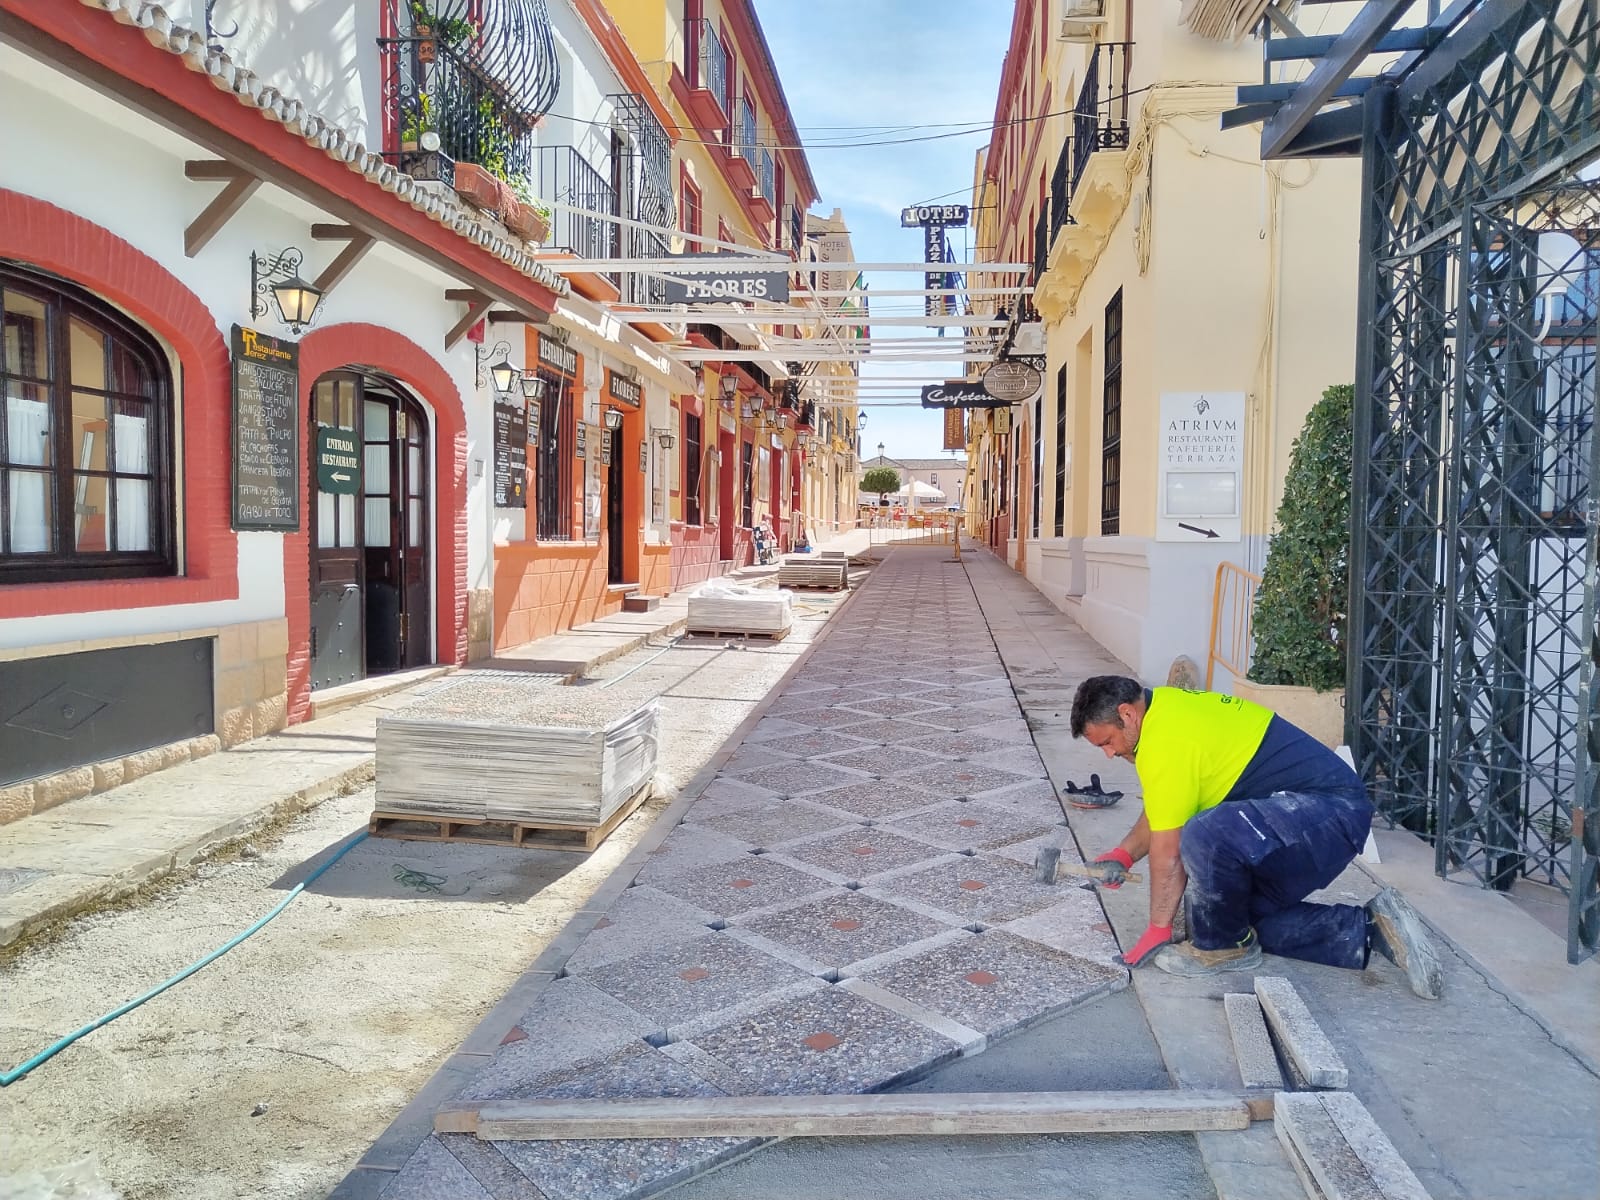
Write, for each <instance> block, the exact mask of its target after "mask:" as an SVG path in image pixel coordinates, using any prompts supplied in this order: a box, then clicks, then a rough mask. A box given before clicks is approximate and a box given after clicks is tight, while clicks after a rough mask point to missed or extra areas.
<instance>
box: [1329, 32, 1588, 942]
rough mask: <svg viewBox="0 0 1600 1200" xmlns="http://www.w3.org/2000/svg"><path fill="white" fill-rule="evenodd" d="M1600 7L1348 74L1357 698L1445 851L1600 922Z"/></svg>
mask: <svg viewBox="0 0 1600 1200" xmlns="http://www.w3.org/2000/svg"><path fill="white" fill-rule="evenodd" d="M1597 70H1600V12H1597V7H1596V6H1595V5H1593V4H1591V3H1569V2H1563V0H1522V2H1517V0H1505V2H1500V0H1487V2H1485V3H1482V4H1480V5H1478V6H1477V7H1476V11H1474V12H1473V13H1472V15H1471V16H1470V18H1469V19H1467V20H1466V21H1465V22H1464V23H1463V24H1462V25H1461V26H1460V27H1459V29H1457V30H1456V31H1455V32H1453V33H1452V34H1451V36H1450V37H1449V38H1448V39H1446V40H1445V41H1444V42H1442V43H1441V44H1440V45H1439V46H1438V47H1436V48H1435V49H1433V50H1432V51H1431V52H1430V53H1429V54H1427V55H1426V56H1422V57H1421V61H1420V62H1418V63H1417V64H1416V65H1415V66H1414V68H1413V69H1411V70H1410V71H1409V72H1407V73H1404V74H1402V75H1401V76H1400V77H1399V79H1398V82H1397V83H1383V84H1380V85H1378V86H1376V87H1374V88H1373V89H1372V90H1371V91H1369V92H1368V93H1367V95H1366V98H1365V105H1364V109H1365V111H1364V117H1363V120H1364V122H1365V130H1364V136H1363V138H1362V146H1363V155H1364V186H1363V193H1364V200H1365V204H1366V209H1365V211H1364V213H1363V259H1362V279H1361V288H1362V294H1361V310H1360V314H1359V320H1358V329H1359V330H1360V334H1359V341H1358V347H1357V384H1356V422H1357V438H1356V446H1357V449H1356V463H1355V479H1354V488H1353V505H1354V511H1353V518H1354V519H1353V522H1352V525H1353V536H1352V546H1351V562H1352V578H1353V580H1354V581H1355V589H1356V590H1357V591H1358V593H1359V594H1358V595H1357V596H1356V597H1355V598H1354V602H1353V603H1352V607H1351V623H1350V637H1351V648H1352V653H1351V655H1350V680H1349V683H1350V686H1349V695H1350V696H1351V697H1352V698H1353V702H1352V704H1351V708H1350V715H1349V718H1348V719H1349V722H1350V726H1351V728H1350V730H1349V732H1350V735H1351V741H1352V745H1353V747H1354V748H1355V751H1356V754H1357V761H1358V762H1359V763H1360V764H1361V766H1362V769H1363V771H1364V773H1365V774H1366V776H1367V779H1368V782H1369V783H1370V784H1371V786H1372V788H1373V791H1374V794H1375V796H1376V798H1377V800H1378V803H1379V805H1380V807H1381V808H1382V809H1383V810H1384V811H1385V812H1386V814H1387V815H1388V816H1389V817H1390V819H1392V820H1393V821H1395V822H1396V823H1397V824H1400V825H1402V826H1404V827H1406V828H1408V829H1411V830H1414V831H1415V832H1417V833H1419V834H1422V835H1423V836H1426V837H1429V838H1431V839H1432V840H1433V843H1434V846H1435V852H1436V856H1437V869H1438V870H1439V872H1440V873H1441V874H1445V875H1449V874H1453V873H1456V874H1460V873H1464V874H1468V875H1470V876H1472V877H1474V878H1475V879H1477V880H1478V881H1479V882H1480V883H1481V884H1482V885H1483V886H1486V887H1495V888H1500V889H1506V888H1509V887H1510V886H1511V885H1512V884H1513V883H1514V882H1515V881H1516V880H1518V879H1528V880H1532V881H1536V882H1539V883H1543V884H1548V885H1551V886H1553V887H1556V888H1559V889H1561V890H1562V891H1564V892H1565V893H1566V894H1567V896H1568V898H1569V927H1568V945H1567V950H1568V958H1569V960H1570V961H1572V962H1578V961H1580V960H1582V959H1583V958H1586V957H1588V956H1589V955H1591V954H1593V953H1594V952H1595V951H1596V950H1597V949H1600V878H1597V873H1600V676H1597V674H1596V670H1595V668H1596V665H1597V663H1600V627H1597V624H1596V616H1597V614H1596V596H1595V590H1596V569H1597V537H1600V494H1596V493H1595V491H1594V490H1593V486H1592V481H1593V480H1594V478H1595V466H1596V460H1597V441H1596V427H1595V420H1594V417H1595V410H1596V371H1595V343H1596V333H1597V329H1596V317H1597V309H1600V126H1597V123H1596V116H1597V81H1596V72H1597Z"/></svg>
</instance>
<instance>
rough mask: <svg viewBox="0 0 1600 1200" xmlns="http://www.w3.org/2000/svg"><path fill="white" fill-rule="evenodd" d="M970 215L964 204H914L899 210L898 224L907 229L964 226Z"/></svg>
mask: <svg viewBox="0 0 1600 1200" xmlns="http://www.w3.org/2000/svg"><path fill="white" fill-rule="evenodd" d="M969 215H970V213H969V210H968V208H967V206H966V205H965V204H915V205H912V206H911V207H910V208H902V209H901V210H900V224H901V225H902V226H904V227H905V228H907V229H912V228H915V227H916V226H918V225H956V226H960V225H965V224H966V223H967V218H968V216H969Z"/></svg>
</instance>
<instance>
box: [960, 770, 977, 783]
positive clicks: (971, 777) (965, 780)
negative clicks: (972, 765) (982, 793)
mask: <svg viewBox="0 0 1600 1200" xmlns="http://www.w3.org/2000/svg"><path fill="white" fill-rule="evenodd" d="M956 778H957V779H959V780H961V782H962V783H971V782H972V781H973V780H974V779H976V778H977V776H976V775H968V774H967V773H966V772H965V771H958V772H956Z"/></svg>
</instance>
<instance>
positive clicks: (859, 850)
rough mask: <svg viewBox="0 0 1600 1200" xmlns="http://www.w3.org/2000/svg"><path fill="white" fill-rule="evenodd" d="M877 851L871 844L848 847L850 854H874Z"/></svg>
mask: <svg viewBox="0 0 1600 1200" xmlns="http://www.w3.org/2000/svg"><path fill="white" fill-rule="evenodd" d="M877 852H878V851H877V848H876V847H873V846H852V847H850V853H851V854H860V855H863V856H865V855H868V854H876V853H877Z"/></svg>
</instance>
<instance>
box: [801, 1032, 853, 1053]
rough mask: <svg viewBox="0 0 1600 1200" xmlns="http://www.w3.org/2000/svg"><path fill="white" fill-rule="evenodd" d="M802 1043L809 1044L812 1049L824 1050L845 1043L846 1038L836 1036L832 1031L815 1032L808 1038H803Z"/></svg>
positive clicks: (803, 1044)
mask: <svg viewBox="0 0 1600 1200" xmlns="http://www.w3.org/2000/svg"><path fill="white" fill-rule="evenodd" d="M800 1044H801V1045H802V1046H809V1047H810V1048H811V1049H813V1050H816V1051H819V1052H820V1051H823V1050H832V1049H833V1048H834V1047H835V1046H842V1045H843V1044H844V1039H843V1038H836V1037H834V1036H833V1034H831V1033H813V1034H812V1035H811V1036H810V1037H808V1038H801V1039H800Z"/></svg>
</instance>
